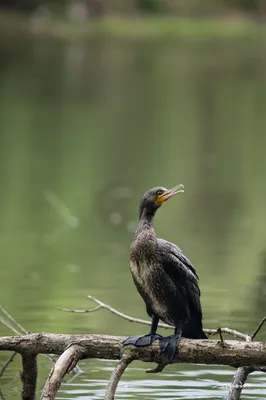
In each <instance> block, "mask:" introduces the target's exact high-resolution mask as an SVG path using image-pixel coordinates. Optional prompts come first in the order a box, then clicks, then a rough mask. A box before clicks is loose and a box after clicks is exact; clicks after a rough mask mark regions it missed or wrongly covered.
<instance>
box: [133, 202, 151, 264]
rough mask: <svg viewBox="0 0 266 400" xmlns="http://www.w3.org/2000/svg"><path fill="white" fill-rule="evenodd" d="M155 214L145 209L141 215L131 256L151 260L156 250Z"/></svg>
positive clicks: (136, 258)
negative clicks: (148, 212) (147, 212)
mask: <svg viewBox="0 0 266 400" xmlns="http://www.w3.org/2000/svg"><path fill="white" fill-rule="evenodd" d="M153 218H154V215H150V214H146V213H145V210H144V211H143V213H142V215H141V216H140V220H139V223H138V225H137V228H136V231H135V235H134V239H133V242H132V245H131V256H132V257H133V258H134V259H135V260H137V261H141V260H148V259H149V260H150V259H152V258H153V256H154V253H155V250H156V234H155V230H154V226H153Z"/></svg>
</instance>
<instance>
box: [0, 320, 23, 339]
mask: <svg viewBox="0 0 266 400" xmlns="http://www.w3.org/2000/svg"><path fill="white" fill-rule="evenodd" d="M0 322H2V324H3V325H5V326H7V327H8V328H9V329H10V330H11V331H12V332H13V333H15V334H16V335H20V336H21V332H19V331H18V330H17V329H16V328H14V327H13V326H12V325H11V324H10V322H9V321H7V320H6V319H5V318H3V317H0Z"/></svg>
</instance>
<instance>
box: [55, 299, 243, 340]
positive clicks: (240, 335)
mask: <svg viewBox="0 0 266 400" xmlns="http://www.w3.org/2000/svg"><path fill="white" fill-rule="evenodd" d="M87 297H88V299H89V300H91V301H93V302H94V303H96V304H97V306H96V307H93V308H87V309H83V310H82V309H78V310H77V309H74V308H58V310H61V311H64V312H72V313H78V314H79V313H92V312H95V311H99V310H101V309H105V310H108V311H110V312H111V313H112V314H114V315H116V316H118V317H120V318H123V319H125V320H127V321H129V322H134V323H137V324H142V325H148V326H150V324H151V322H150V321H147V320H145V319H140V318H134V317H131V316H130V315H127V314H124V313H122V312H120V311H118V310H116V309H115V308H113V307H111V306H109V305H108V304H105V303H103V302H102V301H101V300H99V299H96V298H95V297H93V296H87ZM158 327H160V328H165V329H173V328H174V327H173V326H170V325H167V324H164V323H159V324H158ZM204 332H205V333H206V334H207V335H211V336H213V335H217V334H218V333H219V332H221V333H226V334H228V335H232V336H234V337H236V338H239V339H243V340H246V339H247V337H248V335H246V334H244V333H241V332H238V331H236V330H234V329H229V328H218V329H204Z"/></svg>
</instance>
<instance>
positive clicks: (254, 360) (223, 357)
mask: <svg viewBox="0 0 266 400" xmlns="http://www.w3.org/2000/svg"><path fill="white" fill-rule="evenodd" d="M124 339H125V338H124V337H120V336H105V335H68V334H52V333H37V334H28V335H25V336H7V337H1V338H0V350H11V351H16V352H18V353H21V354H23V353H27V352H29V353H31V354H33V353H34V354H39V353H41V354H59V355H60V354H62V353H63V352H64V351H65V350H66V349H67V348H68V347H69V346H70V345H73V344H76V345H78V346H81V347H82V349H83V351H82V358H103V359H111V360H118V359H120V358H121V355H122V353H123V350H124V347H123V346H122V341H123V340H124ZM225 343H226V346H225V347H222V346H221V345H220V344H219V342H218V341H217V340H189V339H182V340H181V342H180V347H179V354H178V357H175V358H174V360H173V362H180V363H200V364H222V365H231V366H234V367H240V366H249V365H257V366H262V365H263V366H265V365H266V345H265V343H263V342H241V341H236V340H227V341H226V342H225ZM127 349H128V351H130V356H131V357H132V359H133V360H134V359H136V360H141V361H144V362H156V363H159V362H160V361H162V358H161V356H160V349H159V346H158V343H157V342H154V343H153V344H152V346H148V347H141V348H136V347H134V346H127Z"/></svg>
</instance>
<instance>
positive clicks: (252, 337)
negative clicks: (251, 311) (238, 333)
mask: <svg viewBox="0 0 266 400" xmlns="http://www.w3.org/2000/svg"><path fill="white" fill-rule="evenodd" d="M265 322H266V317H264V318H262V320H261V321H260V323H259V325H258V326H257V329H256V330H255V331H254V332H253V333H252V334H251V336H250V337H251V340H253V339H255V337H256V336H257V334H258V333H259V331H260V330H261V328H262V326H263V325H264V323H265Z"/></svg>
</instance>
